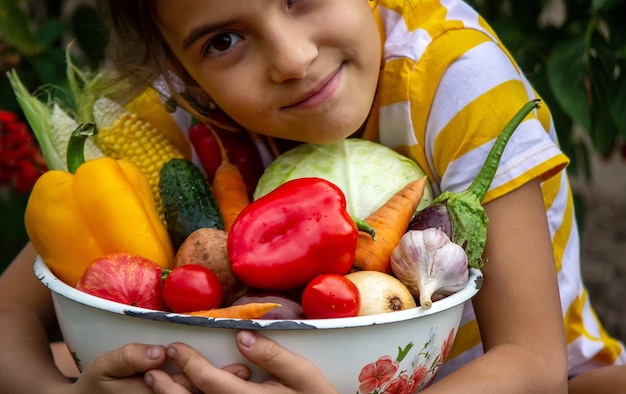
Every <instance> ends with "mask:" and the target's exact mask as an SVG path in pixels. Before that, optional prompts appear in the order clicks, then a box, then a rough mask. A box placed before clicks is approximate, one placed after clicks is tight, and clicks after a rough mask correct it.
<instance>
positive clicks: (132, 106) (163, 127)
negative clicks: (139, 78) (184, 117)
mask: <svg viewBox="0 0 626 394" xmlns="http://www.w3.org/2000/svg"><path fill="white" fill-rule="evenodd" d="M124 108H126V110H127V111H128V112H131V113H135V114H137V115H138V116H139V118H140V119H141V120H144V121H146V122H148V123H151V124H153V125H155V126H157V127H158V128H159V130H160V131H161V132H163V134H165V135H166V136H167V138H168V139H169V140H170V141H172V144H173V145H174V146H175V147H176V149H178V151H179V152H180V153H182V154H183V155H184V156H185V158H186V159H187V160H191V158H192V153H191V145H190V144H189V141H187V138H186V137H185V134H184V133H183V131H182V129H181V128H180V126H179V125H178V123H176V120H175V119H174V117H173V116H172V114H171V113H169V112H168V111H167V110H166V109H165V104H164V103H163V101H162V100H161V97H160V95H159V92H158V91H157V90H156V88H154V87H152V86H149V87H147V88H145V89H144V90H143V91H142V92H141V93H139V94H138V95H137V96H135V97H134V98H133V99H132V100H130V101H129V102H128V103H127V104H126V105H125V106H124Z"/></svg>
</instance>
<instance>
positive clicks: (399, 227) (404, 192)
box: [353, 177, 426, 273]
mask: <svg viewBox="0 0 626 394" xmlns="http://www.w3.org/2000/svg"><path fill="white" fill-rule="evenodd" d="M425 187H426V177H422V178H420V179H418V180H415V181H412V182H410V183H409V184H407V185H406V186H405V187H403V188H402V189H400V190H399V191H398V192H397V193H396V194H394V195H393V196H391V198H390V199H389V200H388V201H387V202H385V204H383V205H382V206H381V207H380V208H378V209H377V210H376V211H375V212H373V213H372V214H371V215H370V216H368V217H367V218H366V219H365V222H366V223H367V224H369V225H370V226H372V227H373V228H374V231H375V232H376V236H375V237H372V236H371V235H369V234H366V233H364V232H360V233H359V240H358V243H357V250H356V255H355V258H354V263H353V269H355V270H364V271H366V270H372V271H380V272H385V273H391V253H392V252H393V249H394V248H395V247H396V246H397V245H398V243H400V238H402V235H404V233H405V232H406V229H407V227H408V226H409V223H410V221H411V218H412V217H413V214H414V213H415V210H416V209H417V206H418V205H419V203H420V201H421V200H422V195H423V194H424V188H425Z"/></svg>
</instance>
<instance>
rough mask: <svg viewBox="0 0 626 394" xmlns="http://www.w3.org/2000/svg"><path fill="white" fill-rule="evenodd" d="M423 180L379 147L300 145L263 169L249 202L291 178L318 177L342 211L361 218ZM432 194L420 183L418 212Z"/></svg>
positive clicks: (408, 163) (353, 142)
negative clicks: (332, 188) (337, 195)
mask: <svg viewBox="0 0 626 394" xmlns="http://www.w3.org/2000/svg"><path fill="white" fill-rule="evenodd" d="M423 176H425V172H424V171H423V170H422V169H421V168H420V167H419V166H418V165H417V164H416V163H415V162H414V161H413V160H411V159H409V158H407V157H405V156H402V155H401V154H399V153H397V152H395V151H394V150H392V149H390V148H387V147H386V146H384V145H381V144H378V143H375V142H371V141H367V140H363V139H359V138H349V139H344V140H341V141H340V142H337V143H334V144H323V145H315V144H303V145H299V146H298V147H296V148H294V149H292V150H289V151H287V152H285V153H283V154H281V155H280V156H279V157H277V158H276V159H275V160H274V161H273V162H272V163H271V164H270V165H269V166H268V167H267V168H266V169H265V172H264V173H263V175H262V176H261V179H260V180H259V183H258V185H257V188H256V190H255V192H254V199H258V198H259V197H261V196H263V195H265V194H267V193H269V192H270V191H272V190H274V189H275V188H276V187H278V186H280V185H281V184H283V183H285V182H287V181H289V180H291V179H296V178H304V177H318V178H323V179H326V180H327V181H330V182H332V183H334V184H335V185H337V186H338V187H339V188H340V189H341V190H342V191H343V193H344V194H345V196H346V200H347V203H348V212H349V213H350V215H352V216H353V217H357V218H360V219H365V218H366V217H368V216H369V215H370V214H371V213H372V212H374V211H375V210H376V209H378V208H379V207H380V206H381V205H383V204H384V203H385V202H386V201H387V200H388V199H389V198H390V197H391V196H392V195H393V194H394V193H396V192H397V191H398V190H400V189H401V188H403V187H404V186H405V185H406V184H407V183H409V182H410V181H413V180H415V179H419V178H421V177H423ZM432 200H433V191H432V189H431V187H430V183H429V182H426V189H425V190H424V196H423V197H422V201H421V203H420V205H419V207H418V211H419V210H421V209H423V208H425V207H426V206H428V205H430V203H431V202H432Z"/></svg>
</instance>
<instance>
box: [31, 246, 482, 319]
mask: <svg viewBox="0 0 626 394" xmlns="http://www.w3.org/2000/svg"><path fill="white" fill-rule="evenodd" d="M33 270H34V273H35V276H36V277H37V279H39V281H41V283H43V284H44V285H45V286H46V287H47V288H48V289H49V290H50V291H51V293H52V294H53V296H54V295H58V296H61V297H64V298H67V299H69V300H72V301H74V302H77V303H79V304H82V305H85V306H88V307H92V308H96V309H102V310H105V311H108V312H111V313H115V314H119V315H126V316H134V317H138V318H142V319H148V320H154V321H163V322H171V323H178V324H185V325H192V326H202V327H218V328H236V329H261V328H262V329H275V330H284V329H289V330H293V329H334V328H347V327H362V326H369V325H376V324H386V323H394V322H399V321H405V320H411V319H416V318H419V317H423V316H429V315H434V314H436V313H439V312H443V311H446V310H448V309H451V308H454V307H456V306H459V305H461V304H464V303H465V301H468V300H470V299H471V298H472V297H473V296H474V295H475V294H476V293H477V292H478V291H479V290H480V288H481V287H482V282H483V274H482V272H481V270H479V269H476V268H471V267H470V269H469V280H468V282H467V285H466V286H465V287H464V288H463V289H461V290H459V291H458V292H456V293H454V294H451V295H449V296H447V297H445V298H443V299H441V300H438V301H435V302H433V305H432V307H431V308H429V309H423V308H422V307H420V306H418V307H416V308H411V309H406V310H402V311H397V312H393V313H381V314H377V315H370V316H356V317H350V318H345V317H344V318H330V319H298V320H265V319H254V320H243V319H230V318H211V317H201V316H191V315H186V314H181V313H174V312H164V311H156V310H152V309H146V308H140V307H136V306H132V305H126V304H122V303H119V302H115V301H109V300H106V299H103V298H100V297H97V296H93V295H91V294H87V293H85V292H83V291H80V290H78V289H76V288H74V287H72V286H70V285H68V284H66V283H65V282H63V281H62V280H60V279H59V278H58V277H56V276H55V275H54V273H52V271H51V270H50V268H49V267H48V266H47V265H46V264H45V263H44V261H43V259H42V258H41V257H40V256H37V257H36V258H35V261H34V264H33Z"/></svg>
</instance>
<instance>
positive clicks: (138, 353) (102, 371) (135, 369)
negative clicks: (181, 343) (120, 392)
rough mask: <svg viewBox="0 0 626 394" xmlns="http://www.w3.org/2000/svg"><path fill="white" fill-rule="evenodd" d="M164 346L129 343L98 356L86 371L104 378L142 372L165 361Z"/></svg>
mask: <svg viewBox="0 0 626 394" xmlns="http://www.w3.org/2000/svg"><path fill="white" fill-rule="evenodd" d="M165 357H166V356H165V347H163V346H158V345H143V344H129V345H126V346H123V347H121V348H119V349H115V350H113V351H111V352H109V353H105V354H103V355H100V356H98V357H97V358H96V359H94V361H92V363H91V364H90V365H89V367H88V369H87V370H86V372H88V373H89V374H91V375H95V376H101V377H103V378H104V379H118V378H124V377H128V376H133V375H135V374H138V373H144V372H146V371H149V370H151V369H155V368H157V367H159V366H160V365H161V364H163V362H164V361H165Z"/></svg>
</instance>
